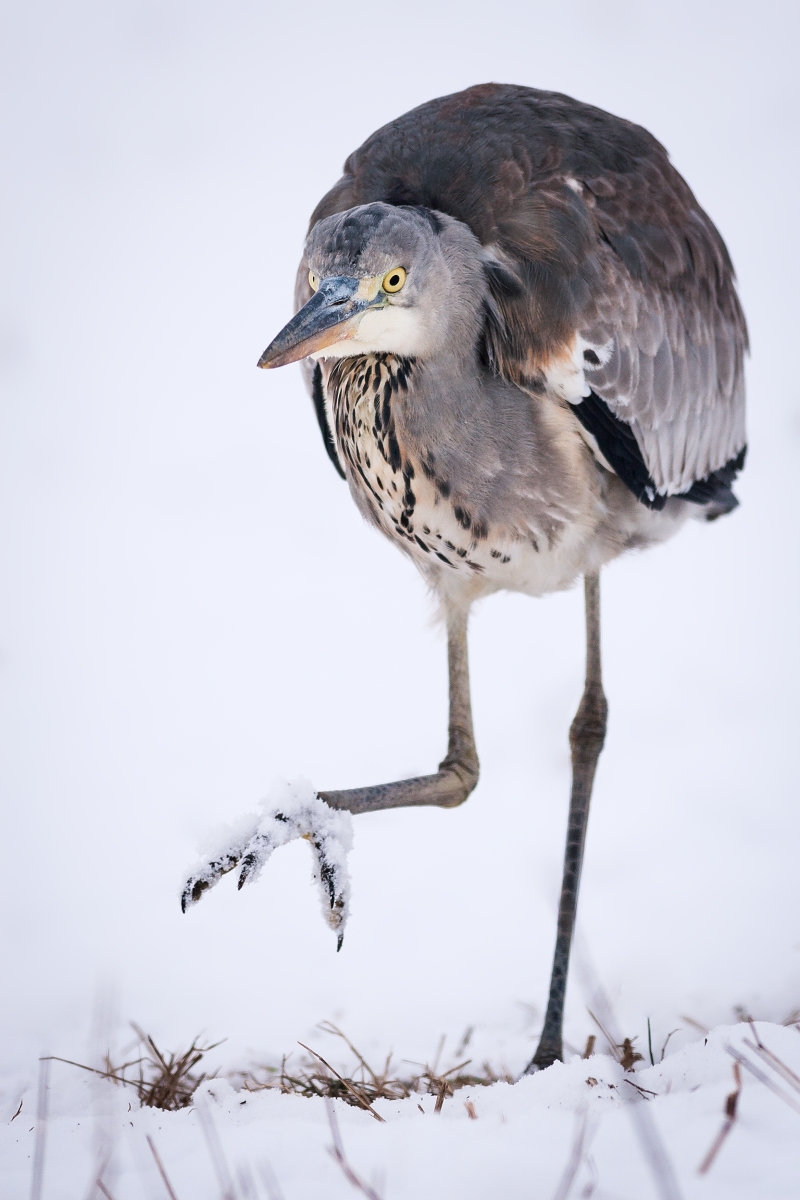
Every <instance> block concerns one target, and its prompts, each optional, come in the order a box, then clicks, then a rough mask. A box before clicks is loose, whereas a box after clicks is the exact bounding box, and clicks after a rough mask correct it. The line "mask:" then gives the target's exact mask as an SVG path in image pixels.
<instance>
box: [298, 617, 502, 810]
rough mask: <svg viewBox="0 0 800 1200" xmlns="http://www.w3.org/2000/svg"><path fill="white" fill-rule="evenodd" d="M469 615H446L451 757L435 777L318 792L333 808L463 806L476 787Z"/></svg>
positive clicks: (448, 742) (443, 762)
mask: <svg viewBox="0 0 800 1200" xmlns="http://www.w3.org/2000/svg"><path fill="white" fill-rule="evenodd" d="M467 619H468V614H467V613H466V612H464V611H462V610H460V609H458V610H452V611H449V612H448V616H447V660H448V668H449V675H450V720H449V723H448V740H447V754H446V755H445V757H444V759H443V760H442V762H441V763H440V764H439V770H438V771H437V772H436V774H435V775H418V776H417V777H416V778H415V779H401V780H398V781H397V782H396V783H379V784H375V785H374V786H373V787H363V788H349V789H348V790H347V791H343V792H320V793H319V795H320V797H321V798H322V799H323V800H324V801H325V802H326V803H327V804H329V805H330V807H331V808H345V809H347V810H348V812H351V813H363V812H376V811H377V810H378V809H382V808H407V807H415V806H417V805H425V804H434V805H439V806H440V807H441V808H455V807H456V805H458V804H463V803H464V801H465V800H466V798H467V796H468V795H469V794H470V792H471V791H472V790H473V788H474V787H475V785H476V784H477V782H478V770H479V764H478V755H477V751H476V750H475V735H474V733H473V731H472V705H471V702H470V694H469V662H468V658H467Z"/></svg>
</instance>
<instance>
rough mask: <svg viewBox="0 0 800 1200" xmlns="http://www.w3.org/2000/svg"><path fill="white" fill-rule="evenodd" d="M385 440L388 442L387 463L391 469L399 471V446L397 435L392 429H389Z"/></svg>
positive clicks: (400, 460)
mask: <svg viewBox="0 0 800 1200" xmlns="http://www.w3.org/2000/svg"><path fill="white" fill-rule="evenodd" d="M386 440H387V441H388V443H389V460H388V461H389V465H390V466H391V468H392V470H393V471H399V470H400V465H401V463H402V459H401V458H400V447H399V445H398V444H397V435H396V434H395V431H394V429H390V430H389V434H388V437H387V439H386Z"/></svg>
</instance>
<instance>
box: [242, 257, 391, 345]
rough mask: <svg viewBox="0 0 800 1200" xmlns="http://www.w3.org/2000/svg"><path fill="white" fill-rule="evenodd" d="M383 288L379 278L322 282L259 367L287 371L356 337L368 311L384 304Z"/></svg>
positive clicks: (337, 277)
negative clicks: (315, 353)
mask: <svg viewBox="0 0 800 1200" xmlns="http://www.w3.org/2000/svg"><path fill="white" fill-rule="evenodd" d="M380 284H381V281H380V277H378V278H376V279H371V278H370V279H353V278H351V277H350V276H346V275H332V276H330V277H329V278H328V279H323V280H322V282H321V283H320V285H319V289H318V291H316V292H315V293H314V295H313V296H312V297H311V299H310V300H309V302H308V304H305V305H304V306H303V308H301V309H300V312H299V313H297V315H296V316H294V317H292V319H291V321H290V322H289V324H288V325H286V326H285V327H284V328H283V329H282V330H281V331H280V333H279V334H278V336H277V337H276V338H275V339H274V341H272V342H270V344H269V345H268V346H267V348H266V350H265V351H264V353H263V354H262V355H261V358H260V359H259V360H258V365H259V366H260V367H285V366H286V365H287V363H293V362H297V360H298V359H300V358H306V357H307V356H308V355H309V354H313V353H314V352H315V351H317V350H324V349H325V347H326V346H332V345H333V343H334V342H341V341H344V340H345V338H351V337H354V336H355V334H356V332H357V330H358V326H359V324H360V323H361V318H362V317H363V315H364V313H365V312H366V311H367V309H368V308H377V307H380V306H381V305H382V304H383V303H384V302H385V301H384V297H383V296H382V294H381V291H380Z"/></svg>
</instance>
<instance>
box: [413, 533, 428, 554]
mask: <svg viewBox="0 0 800 1200" xmlns="http://www.w3.org/2000/svg"><path fill="white" fill-rule="evenodd" d="M414 541H415V542H416V543H417V545H418V546H420V547H421V548H422V549H423V550H424V551H425V553H426V554H430V552H431V548H430V546H426V545H425V543H424V542H423V540H422V538H421V537H417V535H416V534H414Z"/></svg>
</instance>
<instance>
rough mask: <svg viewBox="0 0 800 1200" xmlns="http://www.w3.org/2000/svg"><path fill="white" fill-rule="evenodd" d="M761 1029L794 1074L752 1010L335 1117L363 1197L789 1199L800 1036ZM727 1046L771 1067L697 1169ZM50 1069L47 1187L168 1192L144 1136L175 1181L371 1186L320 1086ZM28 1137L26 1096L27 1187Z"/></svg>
mask: <svg viewBox="0 0 800 1200" xmlns="http://www.w3.org/2000/svg"><path fill="white" fill-rule="evenodd" d="M743 1030H744V1032H743ZM754 1031H757V1036H758V1043H759V1044H760V1046H762V1047H765V1048H766V1049H767V1050H768V1051H769V1052H771V1054H773V1055H774V1056H775V1059H776V1060H777V1061H778V1062H780V1063H782V1064H783V1066H784V1067H785V1068H787V1069H788V1071H792V1070H793V1072H794V1073H795V1081H796V1082H795V1084H794V1086H793V1085H792V1081H791V1075H788V1076H787V1072H786V1071H784V1072H783V1073H781V1071H780V1069H777V1070H776V1069H775V1068H774V1066H773V1065H772V1063H771V1061H770V1060H769V1058H768V1056H766V1055H764V1054H763V1053H762V1054H761V1055H760V1056H759V1054H758V1053H757V1052H756V1050H755V1047H756V1045H757V1043H756V1042H755V1041H753V1033H751V1030H750V1028H749V1027H748V1026H742V1025H737V1026H720V1027H719V1028H717V1029H715V1030H714V1031H713V1032H712V1033H711V1034H710V1035H709V1036H708V1038H706V1039H704V1040H703V1041H701V1042H697V1043H694V1044H693V1045H690V1046H686V1047H684V1049H683V1050H680V1051H678V1052H677V1053H676V1054H673V1055H671V1056H670V1057H668V1058H666V1059H665V1060H664V1062H662V1063H659V1064H657V1065H656V1066H652V1067H651V1066H648V1067H647V1068H646V1069H644V1070H638V1071H635V1072H626V1071H624V1070H623V1069H622V1067H621V1066H620V1064H619V1063H618V1062H617V1061H616V1060H615V1059H614V1058H611V1057H609V1056H607V1055H602V1054H597V1055H594V1056H592V1057H591V1058H589V1059H588V1060H584V1059H582V1058H581V1057H580V1056H578V1055H575V1056H573V1057H572V1059H571V1060H570V1061H569V1062H566V1063H557V1064H556V1065H555V1066H553V1067H552V1068H550V1070H548V1071H545V1072H542V1073H541V1074H539V1075H535V1076H528V1077H526V1078H524V1079H522V1080H521V1081H520V1082H518V1083H516V1084H508V1083H495V1084H493V1085H492V1086H491V1087H479V1088H464V1089H462V1090H460V1091H457V1092H456V1093H455V1095H454V1096H453V1097H451V1098H449V1099H448V1100H446V1101H445V1102H444V1104H443V1106H442V1108H441V1111H440V1112H439V1113H438V1114H437V1113H436V1112H435V1111H434V1098H433V1097H432V1096H425V1097H416V1096H414V1097H410V1098H408V1099H406V1100H399V1101H389V1100H378V1101H376V1102H375V1104H374V1106H373V1107H374V1110H375V1112H377V1114H378V1115H379V1116H380V1117H382V1118H383V1122H384V1123H383V1124H377V1123H376V1119H375V1118H374V1117H373V1116H372V1115H371V1114H370V1113H368V1112H366V1111H363V1110H358V1109H355V1108H353V1107H350V1106H349V1105H346V1104H344V1103H343V1102H341V1101H336V1102H334V1107H335V1121H336V1125H337V1127H338V1130H339V1133H340V1135H341V1138H342V1143H343V1147H344V1153H345V1156H346V1160H347V1163H348V1165H349V1166H350V1168H351V1169H352V1170H353V1171H354V1172H355V1173H356V1174H357V1175H358V1177H359V1178H360V1179H361V1181H362V1183H363V1184H365V1185H366V1186H367V1187H372V1188H373V1189H374V1190H373V1192H372V1195H373V1196H375V1195H377V1196H379V1197H386V1198H389V1197H404V1198H408V1200H411V1198H413V1200H439V1198H440V1197H442V1196H446V1197H450V1196H453V1197H456V1196H457V1197H459V1200H484V1198H486V1197H490V1196H491V1197H494V1196H502V1197H504V1198H507V1200H516V1198H517V1197H519V1200H523V1198H527V1197H531V1196H535V1197H539V1196H542V1197H548V1198H549V1197H551V1196H553V1197H561V1200H566V1197H567V1196H568V1195H569V1196H575V1197H579V1196H584V1197H589V1196H594V1197H595V1200H611V1198H612V1197H613V1198H615V1200H621V1198H625V1197H628V1198H636V1200H647V1198H649V1197H651V1196H652V1197H656V1198H664V1200H677V1198H678V1197H680V1196H684V1197H686V1200H692V1198H694V1197H697V1198H703V1200H717V1198H725V1200H728V1198H730V1200H734V1198H735V1200H739V1198H741V1200H745V1198H747V1200H749V1198H750V1197H754V1196H765V1197H766V1196H769V1197H787V1200H788V1198H794V1197H796V1196H797V1181H798V1177H800V1175H799V1173H800V1138H799V1137H798V1122H800V1076H798V1075H797V1074H796V1073H797V1072H798V1071H800V1036H798V1031H797V1030H796V1029H786V1028H783V1027H781V1026H777V1025H770V1024H767V1023H759V1025H758V1026H756V1027H754ZM731 1051H734V1052H735V1053H736V1054H737V1055H738V1056H739V1057H740V1058H743V1059H744V1061H745V1062H746V1063H749V1064H751V1067H753V1068H754V1069H755V1070H756V1071H759V1072H760V1073H761V1075H762V1076H763V1078H764V1079H766V1081H767V1084H765V1083H764V1082H762V1080H760V1079H757V1078H754V1076H753V1074H752V1073H751V1070H750V1069H749V1068H748V1067H745V1068H744V1070H743V1071H742V1074H743V1076H744V1079H743V1086H742V1088H741V1091H740V1095H739V1100H738V1103H737V1111H736V1115H735V1119H734V1121H733V1124H732V1126H731V1128H730V1130H729V1132H728V1134H727V1136H726V1138H725V1140H724V1141H723V1143H722V1145H721V1146H720V1147H719V1150H718V1152H717V1153H716V1155H715V1156H714V1158H713V1161H712V1162H711V1164H710V1166H709V1168H708V1170H707V1171H706V1172H705V1173H703V1174H700V1173H699V1171H698V1168H699V1167H700V1165H701V1164H703V1162H704V1160H706V1157H707V1155H708V1153H709V1151H710V1149H711V1148H712V1146H714V1144H715V1141H716V1139H717V1137H718V1135H719V1133H720V1130H721V1129H722V1127H723V1110H724V1107H725V1100H726V1097H727V1096H728V1095H729V1094H730V1093H731V1092H732V1091H733V1090H734V1088H735V1084H734V1081H733V1079H732V1064H733V1062H734V1058H733V1057H732V1055H731ZM53 1066H54V1067H60V1071H61V1072H64V1071H67V1070H69V1068H67V1067H64V1066H60V1065H59V1064H53ZM73 1074H74V1073H73ZM787 1078H788V1081H789V1082H788V1083H787ZM59 1084H60V1086H58V1087H57V1088H56V1087H53V1097H54V1105H53V1111H52V1113H51V1115H50V1119H49V1121H48V1123H47V1126H46V1130H47V1133H46V1143H45V1146H44V1149H43V1151H42V1160H41V1161H42V1162H43V1163H44V1174H43V1183H44V1184H45V1194H46V1195H47V1196H48V1197H52V1200H61V1198H62V1197H63V1200H68V1198H70V1197H73V1196H75V1195H76V1194H81V1193H80V1192H79V1191H77V1189H76V1185H77V1184H78V1182H79V1181H80V1183H81V1184H82V1185H83V1184H84V1183H85V1182H87V1181H88V1182H89V1184H91V1181H92V1178H93V1176H95V1177H96V1176H98V1175H100V1176H101V1177H102V1180H103V1184H104V1186H105V1187H106V1190H107V1193H108V1194H111V1195H113V1196H114V1197H115V1200H128V1198H130V1200H138V1198H139V1197H141V1196H142V1195H145V1196H162V1195H165V1194H167V1193H166V1191H165V1187H164V1183H163V1181H162V1179H159V1175H158V1170H159V1168H158V1166H157V1165H156V1161H155V1158H154V1156H153V1155H152V1153H151V1148H150V1147H149V1146H148V1145H147V1139H148V1137H149V1138H150V1139H151V1140H152V1142H153V1144H154V1146H155V1151H156V1153H157V1155H158V1158H159V1159H160V1162H161V1165H162V1167H163V1170H164V1172H165V1174H166V1176H167V1179H168V1181H169V1185H170V1186H171V1188H172V1189H173V1193H174V1195H175V1196H178V1197H183V1198H186V1197H194V1198H195V1200H206V1197H207V1198H208V1200H217V1198H218V1197H221V1198H222V1200H226V1198H231V1200H233V1198H235V1197H237V1196H238V1197H241V1198H242V1200H255V1198H256V1197H258V1196H265V1197H268V1198H269V1200H275V1197H277V1196H283V1197H285V1200H295V1198H296V1197H312V1196H327V1197H331V1198H332V1200H333V1198H336V1200H338V1198H340V1197H341V1198H342V1200H344V1198H345V1197H348V1196H353V1195H355V1194H363V1192H360V1190H359V1189H358V1188H357V1187H354V1186H353V1183H352V1182H351V1181H349V1180H348V1179H347V1178H346V1177H345V1176H344V1174H343V1172H342V1171H341V1169H340V1167H339V1165H337V1163H336V1162H334V1161H333V1159H332V1156H331V1154H330V1147H331V1145H332V1134H331V1127H330V1124H329V1120H330V1118H329V1116H328V1113H327V1111H326V1102H325V1101H324V1100H322V1099H306V1098H304V1097H300V1096H290V1095H281V1094H280V1092H277V1091H273V1090H269V1091H262V1092H255V1093H254V1092H247V1091H236V1090H234V1089H233V1088H232V1087H231V1085H230V1084H229V1083H227V1082H224V1081H221V1080H214V1081H212V1082H209V1083H206V1084H203V1085H201V1088H200V1089H199V1091H198V1093H197V1095H196V1103H195V1105H194V1107H192V1108H188V1109H183V1110H182V1111H180V1112H177V1113H165V1112H161V1111H159V1110H157V1109H152V1108H144V1109H140V1108H138V1106H135V1107H133V1108H131V1105H130V1104H129V1094H128V1093H126V1092H123V1091H122V1090H121V1089H119V1088H115V1087H114V1085H113V1084H109V1083H107V1082H105V1081H103V1082H101V1083H98V1084H95V1083H93V1082H91V1081H90V1082H88V1083H87V1082H85V1081H84V1080H83V1079H81V1080H77V1079H75V1078H73V1079H72V1080H71V1081H70V1082H67V1080H66V1079H65V1078H64V1077H63V1075H62V1077H61V1078H60V1080H59ZM469 1104H471V1106H472V1112H471V1113H470V1112H469V1110H468V1105H469ZM209 1126H210V1127H211V1128H210V1129H209ZM36 1137H37V1125H36V1123H34V1126H30V1121H29V1119H28V1116H27V1115H25V1114H24V1109H23V1112H22V1113H20V1116H19V1118H18V1120H17V1122H16V1123H15V1124H11V1125H6V1126H5V1127H4V1128H3V1130H2V1134H0V1144H2V1152H3V1160H4V1180H5V1184H4V1193H3V1194H4V1195H8V1196H12V1195H13V1196H24V1195H26V1194H27V1187H28V1184H29V1180H30V1175H31V1161H32V1159H33V1158H34V1157H35V1144H36ZM270 1177H271V1178H270ZM267 1179H269V1182H270V1184H271V1187H270V1186H268V1185H267ZM89 1193H90V1194H92V1190H91V1186H90V1188H89ZM368 1194H369V1193H368Z"/></svg>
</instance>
